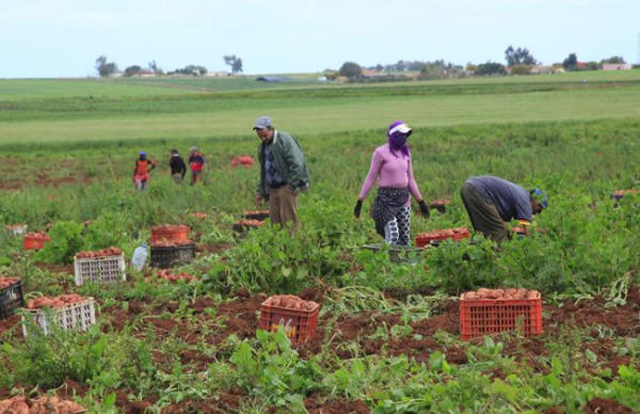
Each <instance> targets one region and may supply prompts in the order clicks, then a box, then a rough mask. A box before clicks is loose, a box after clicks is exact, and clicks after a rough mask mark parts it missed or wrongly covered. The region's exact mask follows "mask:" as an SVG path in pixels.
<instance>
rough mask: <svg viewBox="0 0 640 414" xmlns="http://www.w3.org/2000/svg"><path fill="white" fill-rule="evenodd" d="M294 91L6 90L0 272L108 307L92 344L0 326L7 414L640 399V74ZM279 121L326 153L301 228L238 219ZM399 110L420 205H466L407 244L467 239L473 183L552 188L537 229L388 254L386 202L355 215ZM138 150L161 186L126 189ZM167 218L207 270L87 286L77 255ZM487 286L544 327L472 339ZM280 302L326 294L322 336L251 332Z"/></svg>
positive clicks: (621, 405)
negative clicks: (187, 176) (187, 168)
mask: <svg viewBox="0 0 640 414" xmlns="http://www.w3.org/2000/svg"><path fill="white" fill-rule="evenodd" d="M291 79H292V81H291V82H289V83H288V84H261V83H260V84H259V83H257V82H256V81H255V80H254V79H253V78H249V77H230V78H206V79H203V78H179V77H174V78H170V77H167V78H158V79H154V78H139V79H114V80H20V81H14V80H0V149H1V151H2V153H1V154H2V155H0V176H1V178H0V196H1V201H0V222H1V223H2V224H3V226H2V228H1V229H0V275H3V276H9V277H17V278H20V280H21V283H22V290H23V294H24V296H25V298H26V300H27V302H28V301H30V300H31V301H33V300H35V299H37V298H38V297H40V296H56V295H60V294H71V293H75V294H79V295H82V296H91V297H93V298H94V299H95V310H96V324H95V325H94V326H92V327H91V328H90V329H89V330H88V331H86V332H75V331H74V330H69V331H65V330H61V329H58V328H56V327H55V326H54V327H53V328H52V329H53V332H51V333H50V334H49V335H43V334H42V333H41V331H40V330H38V329H36V327H35V326H33V324H29V323H27V324H26V325H25V326H26V327H27V328H28V329H29V332H30V333H29V335H28V336H27V337H26V339H25V338H23V335H22V324H21V320H22V318H23V317H26V316H27V314H26V313H25V311H23V310H18V311H17V313H16V314H15V315H13V316H9V317H8V318H6V319H0V412H1V411H2V410H3V409H4V408H3V407H4V406H3V405H2V404H3V402H2V401H3V400H4V399H8V398H10V397H12V396H15V395H27V394H29V395H31V396H32V397H35V396H36V395H38V394H45V393H49V394H50V395H53V394H55V395H57V396H59V397H61V398H64V399H73V400H75V401H76V402H77V403H78V404H80V405H82V406H84V407H86V408H87V409H88V411H89V412H96V413H105V412H125V413H126V412H149V413H157V412H167V413H169V412H220V413H228V412H241V413H267V412H278V413H280V412H285V413H300V412H310V413H342V412H358V413H366V412H374V413H395V412H397V413H404V412H412V413H413V412H434V413H443V412H447V413H458V412H474V413H476V412H477V413H486V412H499V413H514V412H518V413H522V412H525V413H536V412H546V413H552V412H564V413H579V412H633V410H637V407H640V284H639V281H640V280H639V277H638V272H639V271H640V255H638V254H637V250H638V246H640V212H639V209H638V205H640V194H627V195H625V196H624V197H623V198H622V199H620V200H618V201H614V200H612V199H611V197H610V196H611V193H612V192H613V191H615V190H625V189H640V162H639V160H640V140H639V138H640V117H639V116H640V109H639V108H640V71H637V70H633V71H626V72H613V73H609V72H582V73H567V74H561V75H560V74H558V75H544V76H542V75H541V76H526V77H507V78H490V79H477V78H474V79H460V80H442V81H416V82H397V83H382V84H356V85H339V84H323V83H318V82H316V80H315V79H316V76H315V75H296V76H292V77H291ZM264 114H268V115H271V116H272V118H273V120H274V123H276V127H278V128H282V129H283V130H285V131H288V132H290V133H292V134H293V135H294V136H296V137H297V138H298V139H299V141H300V142H301V145H302V147H303V148H304V151H305V154H306V157H307V162H308V166H309V171H310V176H311V187H310V189H309V190H308V191H307V192H305V193H303V194H302V195H301V196H300V197H299V215H300V220H301V223H302V226H301V228H300V229H299V231H298V232H297V233H296V234H295V235H294V236H291V235H290V234H289V233H288V232H286V231H281V230H279V229H277V228H273V227H271V226H269V225H265V226H262V227H260V228H259V229H256V230H251V231H249V232H247V233H244V234H241V233H237V232H236V231H234V223H236V221H237V220H238V219H239V218H240V215H241V213H242V212H243V211H245V210H253V209H256V206H255V205H254V196H255V188H256V185H257V179H258V174H259V169H258V167H257V166H256V165H254V166H251V167H247V168H244V167H237V168H234V167H231V161H232V159H233V157H235V156H239V155H250V156H253V157H254V158H255V155H256V150H257V146H258V143H259V141H258V139H257V137H256V136H255V133H254V132H253V131H252V130H251V127H252V125H253V122H254V120H255V118H256V117H258V116H260V115H264ZM394 119H402V120H405V121H406V122H407V123H409V124H410V125H411V126H412V127H414V134H413V135H412V136H411V137H410V139H409V144H410V146H411V149H412V155H413V165H414V172H415V176H416V180H417V183H418V185H419V187H420V190H421V192H422V194H423V195H424V197H425V199H426V200H435V199H447V200H450V201H451V203H450V204H449V205H448V206H447V209H446V211H445V212H444V213H439V212H437V211H435V210H434V211H432V212H431V215H430V217H429V218H428V219H426V218H423V217H419V216H418V215H414V216H413V218H412V223H411V226H412V227H411V232H412V236H415V235H417V234H418V233H420V232H426V231H433V230H438V229H447V228H451V227H467V228H469V229H471V223H470V222H469V218H468V216H467V214H466V211H465V209H464V206H463V204H462V201H461V200H460V196H459V191H460V187H461V185H462V183H463V182H464V180H465V179H467V178H468V177H470V176H472V175H481V174H493V175H498V176H501V177H504V178H506V179H509V180H511V181H514V182H516V183H518V184H521V185H522V186H524V187H525V188H533V187H539V188H542V189H544V190H545V191H546V192H547V193H548V194H549V205H550V206H549V209H548V210H545V211H544V212H543V213H542V214H540V215H539V216H537V217H536V218H535V220H534V224H533V231H532V234H531V235H530V236H528V237H523V238H516V239H513V240H511V241H510V242H507V243H504V244H502V245H499V246H498V245H496V244H495V243H493V242H491V241H489V240H485V239H484V238H482V237H480V236H479V235H473V237H472V239H471V240H462V241H460V242H453V241H447V242H443V243H441V244H440V245H439V246H438V247H429V248H427V249H426V250H424V251H422V252H421V253H420V254H418V255H411V256H410V257H409V258H408V259H409V260H407V261H402V262H400V263H396V262H395V261H393V260H391V258H390V254H389V252H388V251H386V250H384V251H382V252H373V251H370V250H367V249H363V248H362V246H363V245H365V244H370V243H379V242H380V239H379V236H377V234H376V233H375V230H374V226H373V221H372V220H371V219H370V218H369V216H368V213H369V211H370V209H371V205H372V202H373V197H374V194H370V195H369V196H368V198H367V200H365V203H364V208H363V214H362V217H361V218H360V219H359V220H356V219H355V218H354V217H353V207H354V204H355V201H356V198H357V195H358V193H359V190H360V186H361V185H362V181H363V180H364V177H365V175H366V173H367V171H368V168H369V162H370V160H371V154H372V151H373V149H374V148H375V147H376V146H378V145H381V144H382V143H384V142H385V141H386V138H385V129H386V126H387V125H388V124H389V123H390V122H391V121H393V120H394ZM192 145H198V147H199V148H200V149H201V150H202V152H203V153H204V155H205V157H206V158H207V162H208V166H207V167H208V168H207V173H206V177H205V181H204V183H202V184H198V185H196V186H193V187H191V186H188V185H186V183H185V184H183V185H176V184H174V183H173V182H172V181H171V179H170V176H169V168H168V160H169V151H170V150H171V149H172V148H177V149H178V150H179V151H180V152H181V153H182V155H183V156H187V155H188V154H187V153H188V149H189V147H190V146H192ZM140 150H145V151H146V152H147V154H149V157H150V158H151V159H153V160H155V161H157V162H158V168H157V169H155V170H154V171H152V172H151V179H150V188H149V189H148V191H145V192H136V191H135V190H134V188H133V184H132V180H131V175H132V172H133V167H134V160H135V159H136V155H137V153H138V152H139V151H140ZM413 207H414V211H417V210H418V209H417V205H416V204H415V203H414V205H413ZM194 213H198V214H194ZM13 224H26V225H28V229H29V231H33V232H38V231H46V232H48V234H49V236H50V238H51V241H50V242H48V243H46V244H45V247H44V248H43V249H41V250H38V251H31V250H29V251H25V250H24V249H23V240H22V238H21V237H19V236H13V235H12V234H11V232H10V231H9V230H8V229H5V226H6V225H13ZM161 224H186V225H188V226H189V227H190V229H191V230H190V239H191V240H192V241H193V242H194V243H195V246H196V250H197V254H196V257H195V259H194V260H193V261H192V262H190V263H188V264H184V265H181V266H178V267H174V268H172V269H170V272H171V273H173V274H174V275H179V274H188V275H190V276H191V278H187V277H186V276H185V277H184V278H185V280H179V281H178V282H177V283H172V282H170V281H168V280H166V279H164V278H163V275H164V276H166V273H159V271H158V269H155V268H152V267H149V266H146V267H145V268H143V269H142V271H136V270H134V269H132V268H129V267H127V270H126V274H127V277H126V281H118V282H114V283H105V284H98V283H93V282H88V283H85V284H83V285H82V286H76V285H75V283H74V265H73V263H74V255H75V254H77V253H78V252H80V251H87V250H98V249H105V248H109V247H111V246H115V247H118V248H120V249H122V251H123V252H124V256H125V259H126V261H127V263H128V262H129V261H130V260H131V256H132V253H133V250H134V249H135V248H136V247H137V246H139V245H140V244H141V243H143V242H149V239H150V229H151V226H154V225H161ZM510 225H515V223H510ZM483 287H484V288H491V289H493V288H510V287H517V288H525V289H535V290H538V291H540V292H541V295H542V305H543V306H542V333H541V334H540V335H534V336H527V335H523V334H522V332H521V331H519V330H516V331H510V332H504V333H501V334H496V335H491V336H484V337H478V338H474V339H471V340H462V339H461V332H460V323H459V320H460V312H459V306H460V301H459V298H460V294H461V293H463V292H466V291H469V290H476V289H479V288H483ZM273 294H294V295H298V296H300V297H302V298H303V299H306V300H314V301H316V302H318V303H319V304H320V305H321V310H320V314H319V317H318V326H317V335H316V336H315V337H314V338H313V339H312V340H310V341H309V342H307V343H304V344H297V345H296V344H294V345H291V344H290V342H289V340H288V339H287V336H286V335H285V332H284V331H283V330H281V331H279V332H276V333H273V334H270V333H269V334H267V333H264V332H262V331H259V330H257V326H258V317H259V311H260V304H261V303H262V302H263V301H264V300H265V299H266V298H267V297H268V296H271V295H273ZM0 298H2V300H6V299H5V297H4V296H0ZM1 306H2V303H0V310H2V311H3V312H4V310H3V309H2V307H1ZM2 316H3V314H2V313H0V317H2ZM50 316H51V315H50ZM519 324H522V325H525V324H526V321H525V319H524V318H523V319H521V320H520V321H519ZM598 407H600V408H598ZM602 407H605V411H602V410H603V408H602ZM625 407H627V408H628V410H629V411H624V409H625ZM597 410H600V411H597ZM606 410H609V411H606Z"/></svg>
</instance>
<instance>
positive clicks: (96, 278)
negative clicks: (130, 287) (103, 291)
mask: <svg viewBox="0 0 640 414" xmlns="http://www.w3.org/2000/svg"><path fill="white" fill-rule="evenodd" d="M74 267H75V276H76V285H77V286H80V285H82V284H84V282H86V281H89V280H90V281H92V282H101V283H110V282H117V281H119V280H126V278H127V275H126V274H125V269H126V264H125V261H124V254H120V255H118V256H103V257H85V258H81V259H78V258H77V257H76V258H75V259H74Z"/></svg>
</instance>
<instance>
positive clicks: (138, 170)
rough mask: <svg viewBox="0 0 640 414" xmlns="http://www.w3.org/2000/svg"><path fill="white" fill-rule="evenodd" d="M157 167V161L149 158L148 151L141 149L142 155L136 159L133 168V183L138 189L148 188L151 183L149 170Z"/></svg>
mask: <svg viewBox="0 0 640 414" xmlns="http://www.w3.org/2000/svg"><path fill="white" fill-rule="evenodd" d="M154 168H156V163H155V162H153V161H151V160H149V159H147V153H146V152H144V151H140V156H139V158H138V159H137V160H136V166H135V168H134V169H133V183H134V184H135V186H136V188H137V189H138V190H146V189H147V185H148V184H149V172H151V171H152V170H153V169H154Z"/></svg>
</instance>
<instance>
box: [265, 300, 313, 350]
mask: <svg viewBox="0 0 640 414" xmlns="http://www.w3.org/2000/svg"><path fill="white" fill-rule="evenodd" d="M318 313H320V305H319V304H317V306H316V307H315V308H314V309H312V310H298V309H289V308H283V307H281V306H273V305H265V304H264V303H262V304H261V305H260V319H259V320H258V328H259V329H262V330H265V331H277V330H278V329H279V327H280V326H281V325H282V326H283V327H284V330H285V333H286V334H287V337H288V338H289V339H290V340H291V343H293V344H299V343H304V342H307V341H310V340H311V339H313V337H314V336H315V335H316V332H317V330H318Z"/></svg>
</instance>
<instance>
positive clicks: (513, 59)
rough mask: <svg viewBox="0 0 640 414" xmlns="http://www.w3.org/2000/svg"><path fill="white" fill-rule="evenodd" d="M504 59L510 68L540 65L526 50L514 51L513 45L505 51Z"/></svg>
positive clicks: (518, 49)
mask: <svg viewBox="0 0 640 414" xmlns="http://www.w3.org/2000/svg"><path fill="white" fill-rule="evenodd" d="M504 58H505V60H506V61H507V66H509V67H511V66H515V65H535V64H537V63H538V62H537V61H536V60H535V58H534V57H533V56H532V55H531V53H529V51H528V50H527V49H526V48H520V47H519V48H517V49H514V48H513V46H511V45H509V47H508V48H507V50H505V51H504Z"/></svg>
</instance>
